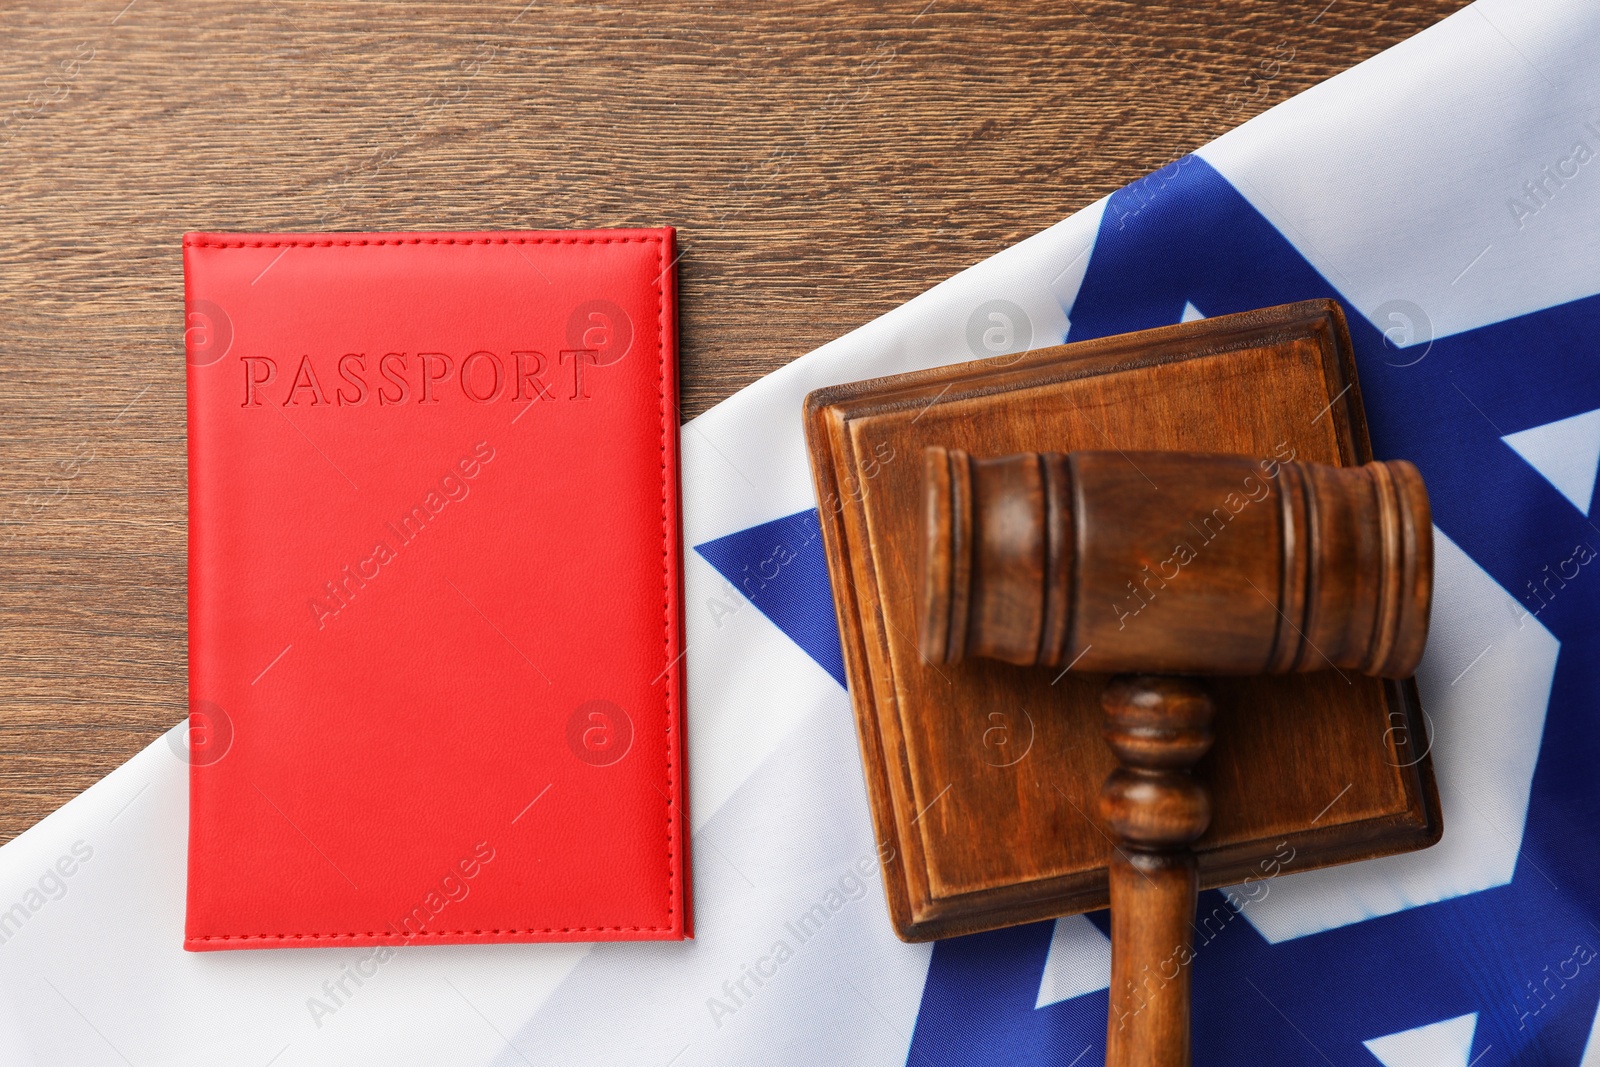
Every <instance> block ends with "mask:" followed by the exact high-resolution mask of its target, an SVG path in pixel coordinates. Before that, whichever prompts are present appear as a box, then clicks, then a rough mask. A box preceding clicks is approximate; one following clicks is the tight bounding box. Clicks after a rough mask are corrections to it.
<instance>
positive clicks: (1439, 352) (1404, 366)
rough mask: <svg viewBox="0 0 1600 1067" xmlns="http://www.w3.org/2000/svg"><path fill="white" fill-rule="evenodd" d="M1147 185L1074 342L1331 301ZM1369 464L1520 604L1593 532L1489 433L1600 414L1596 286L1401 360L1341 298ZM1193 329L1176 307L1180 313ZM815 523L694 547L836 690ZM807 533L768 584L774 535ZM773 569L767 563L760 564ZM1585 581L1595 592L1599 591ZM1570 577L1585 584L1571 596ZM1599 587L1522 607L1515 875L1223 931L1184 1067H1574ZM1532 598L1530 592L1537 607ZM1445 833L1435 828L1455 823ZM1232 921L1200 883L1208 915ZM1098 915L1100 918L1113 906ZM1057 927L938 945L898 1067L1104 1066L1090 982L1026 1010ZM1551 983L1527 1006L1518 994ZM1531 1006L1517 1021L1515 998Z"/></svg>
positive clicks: (1211, 179)
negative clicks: (1366, 912) (1330, 918)
mask: <svg viewBox="0 0 1600 1067" xmlns="http://www.w3.org/2000/svg"><path fill="white" fill-rule="evenodd" d="M1185 163H1186V165H1185V166H1182V167H1176V168H1172V169H1173V170H1175V171H1176V177H1175V178H1173V180H1172V181H1170V182H1168V183H1167V184H1166V185H1165V187H1164V188H1163V191H1162V195H1161V196H1159V197H1154V198H1139V194H1138V193H1136V192H1134V191H1132V190H1123V191H1122V192H1120V193H1118V194H1115V195H1114V196H1113V197H1112V198H1111V202H1110V204H1109V205H1108V208H1107V210H1106V212H1105V215H1104V218H1103V221H1102V223H1101V227H1100V232H1099V235H1098V238H1097V241H1096V244H1095V247H1094V251H1093V254H1092V255H1091V257H1090V262H1089V266H1088V270H1087V273H1086V276H1085V278H1084V282H1083V285H1082V287H1081V289H1080V291H1079V294H1078V297H1077V300H1076V302H1075V304H1074V305H1073V307H1072V308H1071V309H1070V312H1071V323H1072V325H1071V334H1070V339H1071V340H1082V339H1085V338H1092V337H1099V336H1105V335H1108V334H1114V333H1121V332H1124V331H1128V330H1140V329H1146V328H1149V327H1153V326H1162V325H1166V324H1169V323H1173V322H1177V321H1179V320H1180V318H1183V317H1184V316H1185V315H1186V314H1190V313H1189V312H1187V311H1186V309H1188V308H1191V307H1194V308H1200V309H1203V310H1204V312H1205V313H1206V314H1208V315H1219V314H1226V313H1230V312H1235V311H1246V310H1249V309H1252V308H1258V307H1264V306H1268V305H1272V304H1280V303H1286V302H1289V301H1294V300H1304V299H1310V298H1317V297H1332V298H1334V299H1339V300H1341V303H1343V299H1342V297H1341V295H1340V294H1339V293H1338V292H1337V291H1336V290H1335V288H1334V287H1333V286H1332V285H1331V284H1330V283H1329V282H1328V281H1327V280H1326V279H1325V278H1323V277H1322V276H1321V275H1320V274H1319V273H1318V272H1317V271H1316V270H1315V269H1314V268H1313V267H1312V266H1311V264H1310V263H1309V262H1307V261H1306V259H1305V258H1304V257H1302V256H1301V255H1300V254H1299V253H1298V252H1297V251H1296V250H1295V249H1294V247H1293V246H1292V245H1291V244H1290V243H1289V242H1288V241H1287V240H1285V239H1284V237H1283V236H1282V235H1281V234H1280V233H1279V232H1278V231H1277V230H1276V229H1275V228H1274V227H1273V226H1272V225H1271V224H1270V223H1269V222H1268V221H1267V220H1266V219H1265V218H1264V217H1262V216H1261V214H1260V213H1258V212H1257V211H1256V210H1255V209H1254V208H1253V207H1251V206H1250V204H1249V203H1248V202H1247V201H1246V200H1245V199H1244V198H1243V197H1242V196H1240V195H1239V193H1238V192H1237V191H1235V190H1234V189H1233V187H1232V186H1231V185H1229V184H1228V182H1227V181H1226V180H1225V179H1223V178H1222V176H1221V175H1220V174H1218V173H1217V172H1216V171H1215V170H1213V169H1212V168H1211V167H1210V166H1208V165H1207V164H1206V163H1205V162H1204V161H1203V160H1200V159H1198V158H1195V157H1191V158H1189V159H1188V160H1186V161H1185ZM1344 308H1345V314H1346V316H1347V317H1348V319H1349V321H1350V330H1351V335H1352V340H1353V341H1354V344H1355V349H1356V353H1357V362H1358V364H1359V371H1360V376H1361V388H1362V393H1363V399H1364V401H1365V405H1366V409H1367V415H1368V419H1369V422H1370V427H1371V433H1372V443H1373V449H1374V452H1375V453H1376V454H1377V455H1378V456H1380V457H1404V458H1407V459H1410V460H1412V461H1413V462H1415V463H1416V464H1417V466H1418V467H1419V468H1420V469H1421V470H1422V473H1423V476H1424V477H1425V478H1426V480H1427V483H1428V488H1429V495H1430V497H1431V499H1432V502H1433V508H1434V521H1435V523H1436V524H1437V525H1438V526H1439V528H1440V529H1441V530H1443V531H1444V533H1445V534H1447V535H1448V536H1449V537H1450V538H1451V539H1452V540H1453V541H1454V542H1455V543H1456V544H1457V545H1459V546H1460V547H1461V548H1462V549H1463V550H1464V551H1466V552H1467V554H1468V555H1469V556H1471V558H1472V559H1473V560H1474V561H1475V562H1476V563H1477V564H1478V565H1479V566H1480V567H1482V568H1483V569H1484V570H1485V571H1486V572H1487V573H1488V574H1489V575H1490V576H1492V577H1493V578H1494V579H1495V581H1497V582H1498V583H1499V584H1500V585H1501V587H1502V588H1504V589H1506V590H1508V591H1510V592H1511V594H1512V595H1513V596H1520V594H1521V593H1522V592H1523V591H1524V589H1525V586H1526V583H1527V582H1528V581H1529V580H1530V579H1534V578H1535V577H1536V576H1538V575H1539V573H1540V569H1541V567H1542V566H1544V565H1545V564H1547V563H1549V564H1554V563H1556V562H1557V561H1560V560H1565V559H1567V558H1569V557H1570V555H1571V553H1572V549H1573V546H1574V545H1576V544H1579V543H1586V544H1589V545H1593V546H1595V547H1600V529H1597V528H1596V527H1595V526H1594V525H1592V524H1591V523H1590V521H1589V519H1588V518H1587V517H1586V516H1585V515H1583V514H1582V513H1581V512H1580V511H1579V509H1578V507H1577V506H1575V505H1574V503H1573V502H1572V501H1571V500H1570V499H1569V498H1568V497H1567V496H1566V495H1563V493H1562V492H1561V491H1558V489H1557V488H1556V487H1555V486H1553V485H1552V484H1551V483H1550V482H1549V481H1548V480H1546V479H1545V478H1544V477H1542V476H1541V475H1540V474H1539V472H1538V471H1536V470H1535V469H1534V468H1533V467H1532V466H1530V464H1529V463H1528V462H1525V461H1524V459H1523V458H1522V457H1520V456H1519V455H1518V454H1517V453H1516V452H1515V451H1513V449H1512V448H1511V447H1509V446H1508V445H1507V444H1506V443H1505V442H1504V441H1503V440H1502V438H1503V437H1505V436H1507V435H1508V434H1514V433H1517V432H1520V431H1523V430H1525V429H1528V428H1531V427H1537V426H1542V425H1546V424H1548V423H1551V422H1554V421H1556V420H1559V419H1563V418H1567V417H1570V416H1574V415H1578V414H1581V413H1584V412H1588V411H1592V410H1594V409H1597V408H1600V359H1596V357H1595V354H1594V348H1595V338H1597V337H1600V297H1590V298H1586V299H1583V300H1578V301H1574V302H1572V303H1569V304H1565V305H1561V306H1559V307H1553V308H1549V309H1546V310H1543V311H1539V312H1536V313H1533V314H1529V315H1525V316H1522V317H1519V318H1515V319H1511V320H1507V321H1504V322H1499V323H1495V324H1493V325H1489V326H1484V327H1482V328H1479V329H1475V330H1471V331H1469V332H1466V333H1462V334H1457V335H1455V336H1451V337H1448V338H1443V339H1439V340H1435V341H1433V342H1432V347H1431V348H1430V349H1426V354H1425V355H1424V356H1423V357H1422V358H1420V359H1418V358H1417V355H1418V353H1419V351H1422V349H1420V348H1419V347H1418V346H1416V345H1412V346H1410V347H1407V348H1405V349H1398V348H1397V347H1396V346H1395V345H1393V344H1391V343H1389V342H1388V341H1386V340H1385V337H1384V334H1383V333H1382V332H1381V327H1385V326H1387V325H1389V324H1387V323H1381V324H1378V325H1374V324H1373V323H1370V322H1368V321H1367V320H1366V319H1365V318H1364V317H1363V316H1362V315H1361V314H1360V313H1358V312H1356V311H1355V309H1354V308H1352V307H1351V306H1349V304H1347V303H1345V304H1344ZM1190 317H1192V314H1191V315H1190ZM816 522H817V517H816V513H815V512H802V513H800V514H798V515H792V516H788V517H786V518H782V519H778V520H775V521H774V522H771V523H766V524H763V525H761V526H757V527H753V528H751V529H748V530H743V531H740V532H738V533H735V534H732V535H729V536H728V537H724V538H720V539H718V540H715V541H711V542H708V543H706V544H703V545H700V546H698V547H697V551H698V552H699V553H700V555H701V556H702V557H704V558H705V559H706V560H707V561H708V562H710V563H711V564H712V566H714V567H715V568H716V569H717V570H718V571H720V572H721V573H722V574H723V576H724V577H726V578H727V579H728V580H729V581H730V582H732V583H733V584H734V585H735V586H737V587H739V588H740V589H741V591H742V592H743V593H744V594H745V595H746V596H747V597H749V598H750V600H751V602H752V603H754V604H755V605H756V606H757V607H758V608H759V609H760V610H761V611H762V612H763V613H764V614H766V615H767V616H768V617H769V618H770V619H771V620H772V621H773V622H774V623H775V624H776V625H777V626H779V627H780V628H781V629H782V630H783V631H784V632H785V633H787V634H789V636H790V637H791V638H793V639H794V641H795V642H796V643H797V644H798V645H799V646H800V647H801V648H802V649H804V650H805V651H806V652H807V653H808V654H809V655H810V656H811V657H812V658H813V659H815V660H816V661H817V662H818V663H819V664H821V665H822V666H823V667H824V668H826V669H827V670H828V671H829V672H830V673H831V674H832V675H833V676H834V677H835V678H836V679H838V680H839V682H840V684H841V685H842V684H844V670H843V663H842V660H841V656H840V651H839V641H838V632H837V629H836V627H835V624H834V617H833V609H832V605H831V601H830V598H829V592H828V584H827V571H826V566H825V563H824V561H823V558H822V549H821V545H820V542H819V541H818V540H817V539H816V537H815V536H814V534H815V530H816ZM796 543H804V544H805V546H806V547H805V549H804V550H803V551H802V552H800V553H799V554H798V557H797V558H796V559H795V560H794V561H793V562H786V563H785V565H784V567H783V568H782V569H781V571H779V572H777V573H775V574H774V576H773V577H771V578H763V577H762V575H763V573H764V572H763V571H762V568H761V561H763V560H764V559H766V558H767V557H768V556H770V554H771V551H772V547H773V545H774V544H790V545H793V544H796ZM768 570H771V568H768ZM1590 581H1591V582H1600V579H1590ZM1575 585H1577V583H1575ZM1597 592H1600V584H1596V585H1595V586H1594V588H1592V589H1591V588H1588V587H1585V586H1582V585H1578V587H1577V588H1576V589H1574V590H1573V591H1571V592H1570V594H1567V595H1563V596H1561V597H1558V598H1555V599H1553V600H1552V601H1550V603H1549V604H1548V606H1547V607H1545V608H1544V609H1543V610H1542V611H1541V612H1540V613H1539V616H1538V618H1539V622H1541V623H1542V624H1544V626H1545V627H1546V628H1547V629H1548V630H1549V631H1550V632H1551V633H1552V634H1553V635H1554V636H1555V637H1556V638H1557V639H1558V640H1559V641H1560V655H1559V658H1558V660H1557V664H1556V672H1555V677H1554V681H1553V685H1552V688H1551V693H1550V702H1549V708H1548V711H1547V716H1546V720H1545V731H1544V738H1543V743H1542V746H1541V748H1540V752H1539V757H1538V763H1537V766H1536V768H1535V772H1534V780H1533V784H1532V791H1531V796H1530V800H1529V805H1528V813H1527V823H1526V827H1525V829H1524V832H1523V837H1522V850H1521V852H1520V854H1519V855H1518V858H1517V865H1516V871H1515V875H1514V877H1513V879H1512V881H1511V882H1510V884H1507V885H1503V886H1499V887H1496V888H1493V889H1488V890H1484V891H1482V892H1477V893H1471V894H1468V895H1465V896H1460V897H1456V898H1454V899H1450V900H1444V901H1441V902H1439V903H1435V904H1429V905H1426V906H1422V907H1415V908H1411V909H1409V910H1405V911H1400V912H1397V913H1395V914H1391V915H1386V916H1383V917H1380V918H1375V919H1370V920H1368V921H1365V922H1360V923H1355V924H1353V925H1348V926H1343V927H1340V928H1337V929H1333V930H1328V931H1325V932H1323V933H1318V934H1313V935H1309V936H1305V937H1300V938H1296V939H1293V940H1289V941H1284V942H1281V943H1279V944H1276V945H1273V944H1269V943H1268V942H1267V941H1266V940H1265V939H1264V938H1263V937H1262V936H1261V935H1260V934H1259V933H1258V932H1257V931H1256V930H1255V928H1254V927H1252V926H1251V925H1250V924H1249V923H1247V922H1236V923H1229V924H1228V925H1227V926H1226V928H1225V929H1224V930H1223V932H1222V934H1221V935H1219V936H1218V937H1217V938H1216V939H1215V940H1214V941H1213V942H1211V943H1210V944H1208V945H1207V946H1206V951H1205V952H1203V953H1200V954H1199V955H1198V957H1197V961H1196V963H1195V965H1194V966H1195V971H1196V973H1195V976H1194V987H1195V1006H1194V1038H1195V1050H1196V1051H1195V1062H1196V1063H1197V1064H1198V1065H1200V1067H1222V1065H1233V1064H1240V1063H1257V1064H1305V1065H1307V1067H1322V1065H1325V1064H1334V1065H1338V1067H1344V1065H1346V1064H1351V1065H1362V1067H1373V1065H1374V1064H1376V1063H1378V1062H1379V1061H1378V1059H1377V1058H1376V1054H1375V1052H1373V1051H1369V1050H1368V1049H1367V1048H1366V1047H1365V1046H1364V1045H1363V1041H1365V1040H1368V1039H1372V1038H1374V1037H1378V1036H1381V1035H1390V1034H1398V1033H1400V1032H1402V1031H1408V1030H1413V1029H1416V1028H1418V1027H1424V1026H1429V1025H1432V1024H1436V1023H1439V1022H1440V1021H1441V1020H1450V1019H1455V1018H1458V1017H1460V1016H1464V1015H1468V1014H1472V1013H1476V1016H1477V1022H1476V1028H1475V1030H1474V1031H1473V1036H1472V1040H1471V1057H1470V1058H1471V1062H1473V1063H1474V1064H1481V1065H1483V1067H1490V1065H1493V1064H1508V1063H1509V1064H1540V1065H1544V1064H1549V1065H1556V1064H1559V1065H1562V1067H1576V1065H1577V1064H1578V1063H1579V1060H1580V1058H1581V1056H1582V1054H1583V1050H1584V1048H1585V1043H1586V1041H1587V1039H1588V1035H1589V1030H1590V1026H1591V1024H1592V1023H1593V1021H1594V1019H1595V1013H1596V1004H1597V1001H1600V967H1587V968H1585V969H1583V970H1582V971H1581V972H1580V973H1579V974H1578V976H1577V977H1576V978H1573V979H1571V980H1570V981H1566V982H1564V983H1562V984H1561V985H1560V986H1559V987H1558V988H1557V987H1552V986H1550V985H1549V984H1547V983H1545V979H1546V978H1547V976H1548V975H1549V974H1550V973H1551V971H1552V970H1554V969H1556V968H1557V967H1558V966H1559V965H1560V964H1561V963H1562V962H1563V961H1566V960H1569V959H1570V958H1571V957H1572V955H1573V950H1574V946H1575V945H1577V944H1584V945H1586V946H1588V947H1589V948H1591V949H1596V950H1600V766H1597V757H1600V714H1597V713H1600V677H1597V674H1600V610H1597V608H1600V595H1596V594H1597ZM1531 606H1532V605H1531V604H1530V607H1531ZM1445 832H1446V833H1449V828H1448V826H1447V827H1446V831H1445ZM1216 906H1222V907H1226V906H1227V905H1226V903H1225V901H1224V898H1223V897H1222V896H1221V895H1220V894H1216V893H1207V894H1203V895H1202V900H1201V911H1202V912H1203V913H1204V912H1209V911H1210V910H1211V909H1212V908H1213V907H1216ZM1092 919H1093V921H1095V922H1096V923H1097V925H1099V926H1101V928H1102V930H1104V929H1105V928H1106V927H1105V922H1104V916H1103V915H1101V916H1094V917H1092ZM1051 934H1052V924H1050V923H1038V924H1034V925H1030V926H1023V927H1018V928H1015V929H1010V930H1001V931H996V932H993V933H989V934H979V935H974V936H972V937H965V938H957V939H953V940H950V941H945V942H941V943H939V944H938V945H937V946H936V947H935V949H934V952H933V958H932V963H931V964H930V966H929V970H928V977H927V981H926V984H925V986H924V988H923V994H922V1003H921V1007H920V1009H919V1012H918V1016H917V1024H916V1030H915V1033H914V1034H913V1035H912V1042H911V1049H910V1053H909V1056H908V1060H907V1062H908V1063H914V1064H921V1065H925V1067H947V1065H950V1067H954V1065H960V1064H980V1063H982V1064H989V1063H995V1062H1004V1063H1007V1064H1019V1065H1024V1064H1026V1065H1031V1064H1047V1063H1049V1064H1066V1063H1069V1062H1071V1061H1072V1058H1073V1056H1075V1055H1078V1054H1079V1052H1078V1050H1085V1052H1084V1054H1083V1055H1082V1057H1081V1059H1080V1060H1079V1061H1078V1067H1090V1065H1092V1064H1099V1063H1101V1062H1102V1057H1103V1046H1104V1027H1105V1012H1106V1001H1107V997H1106V993H1105V991H1104V990H1101V991H1100V992H1098V993H1089V994H1085V995H1083V996H1079V997H1075V998H1072V999H1069V1000H1065V1001H1061V1002H1059V1003H1056V1004H1051V1005H1047V1006H1044V1007H1038V1008H1036V1007H1035V1004H1036V1001H1037V998H1038V991H1039V987H1040V979H1041V975H1042V973H1043V971H1044V967H1045V963H1046V958H1047V955H1048V951H1049V946H1050V940H1051ZM1535 985H1537V986H1539V988H1540V989H1542V990H1550V989H1552V988H1555V992H1554V993H1553V994H1550V995H1541V996H1540V998H1539V1000H1537V1001H1535V1000H1533V999H1532V995H1531V994H1530V992H1529V990H1530V989H1531V988H1533V986H1535ZM1538 1005H1542V1008H1541V1010H1539V1011H1538V1012H1536V1013H1533V1014H1530V1008H1532V1007H1534V1006H1538Z"/></svg>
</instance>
